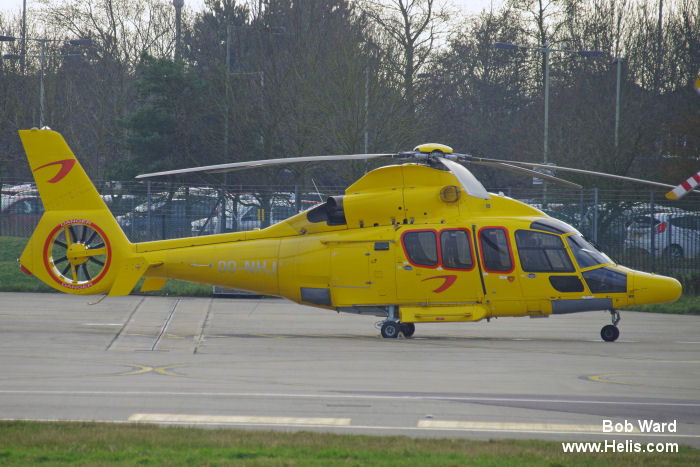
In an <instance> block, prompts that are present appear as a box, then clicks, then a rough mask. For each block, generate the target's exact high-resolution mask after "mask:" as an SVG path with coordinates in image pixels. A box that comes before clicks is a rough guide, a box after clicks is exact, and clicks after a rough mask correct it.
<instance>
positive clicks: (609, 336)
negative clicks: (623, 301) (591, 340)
mask: <svg viewBox="0 0 700 467" xmlns="http://www.w3.org/2000/svg"><path fill="white" fill-rule="evenodd" d="M610 316H611V317H612V324H608V325H607V326H603V329H601V330H600V337H602V338H603V340H604V341H605V342H614V341H616V340H617V338H618V337H620V329H619V328H618V327H617V323H619V322H620V313H619V312H618V311H617V310H610Z"/></svg>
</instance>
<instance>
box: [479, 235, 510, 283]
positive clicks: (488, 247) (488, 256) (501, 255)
mask: <svg viewBox="0 0 700 467" xmlns="http://www.w3.org/2000/svg"><path fill="white" fill-rule="evenodd" d="M479 245H480V247H481V255H482V257H483V261H484V269H486V271H489V272H510V271H512V270H513V257H512V255H511V252H510V243H509V242H508V233H507V232H506V229H504V228H503V227H484V228H483V229H481V230H480V231H479Z"/></svg>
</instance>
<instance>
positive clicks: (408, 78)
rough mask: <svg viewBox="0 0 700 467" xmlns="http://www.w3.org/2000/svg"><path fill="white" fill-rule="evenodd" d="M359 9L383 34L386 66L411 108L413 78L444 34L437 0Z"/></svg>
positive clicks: (391, 0) (396, 0)
mask: <svg viewBox="0 0 700 467" xmlns="http://www.w3.org/2000/svg"><path fill="white" fill-rule="evenodd" d="M363 8H364V9H365V11H366V12H367V14H368V15H369V16H370V17H371V18H372V19H373V20H374V21H375V22H376V23H377V24H378V25H379V26H380V28H381V30H382V32H383V33H384V34H385V35H386V44H385V46H386V48H387V50H388V51H390V52H393V55H394V56H393V57H391V61H390V62H389V63H390V65H391V66H392V67H393V68H394V72H395V73H396V75H397V76H398V77H400V79H401V83H402V87H403V92H404V96H405V98H406V100H407V101H408V103H409V106H410V108H411V109H413V108H414V105H413V104H414V101H415V97H416V85H415V82H416V77H417V75H418V73H419V71H420V70H421V68H422V67H423V65H425V63H426V62H427V61H428V59H429V57H430V56H431V53H432V52H433V50H434V48H435V44H436V41H437V40H438V38H439V37H440V35H441V34H442V33H443V32H444V31H445V27H446V22H447V17H448V15H447V11H446V9H445V6H444V5H443V4H440V3H439V1H438V0H388V1H378V0H366V1H365V2H364V3H363Z"/></svg>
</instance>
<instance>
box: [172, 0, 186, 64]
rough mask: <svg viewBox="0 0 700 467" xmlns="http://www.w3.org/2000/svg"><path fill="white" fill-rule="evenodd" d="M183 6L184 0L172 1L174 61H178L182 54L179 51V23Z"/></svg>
mask: <svg viewBox="0 0 700 467" xmlns="http://www.w3.org/2000/svg"><path fill="white" fill-rule="evenodd" d="M184 5H185V0H173V6H174V7H175V60H179V59H180V58H181V54H182V51H181V50H180V23H181V19H182V7H183V6H184Z"/></svg>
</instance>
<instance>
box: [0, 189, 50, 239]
mask: <svg viewBox="0 0 700 467" xmlns="http://www.w3.org/2000/svg"><path fill="white" fill-rule="evenodd" d="M43 213H44V205H43V204H42V203H41V199H40V198H39V197H38V196H33V195H30V196H26V195H9V196H8V195H3V197H2V212H0V235H10V236H14V237H28V236H29V235H31V233H32V232H33V231H34V228H35V227H36V225H37V224H38V223H39V219H41V215H42V214H43Z"/></svg>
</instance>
